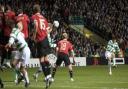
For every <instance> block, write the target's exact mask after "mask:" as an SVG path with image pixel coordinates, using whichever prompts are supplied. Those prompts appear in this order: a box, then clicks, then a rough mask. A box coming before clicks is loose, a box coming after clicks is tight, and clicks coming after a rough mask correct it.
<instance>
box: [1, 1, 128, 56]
mask: <svg viewBox="0 0 128 89" xmlns="http://www.w3.org/2000/svg"><path fill="white" fill-rule="evenodd" d="M2 2H4V3H2ZM1 3H2V4H3V5H6V4H7V3H8V4H9V5H10V6H11V7H13V8H12V9H13V10H14V11H15V12H16V11H17V10H18V8H22V9H23V11H24V12H25V13H26V14H27V15H28V16H31V15H32V6H33V5H34V4H35V3H39V4H40V5H41V9H42V14H43V15H44V16H45V17H46V18H47V19H48V21H49V22H53V20H58V21H59V22H60V27H59V28H58V29H57V31H56V32H54V35H53V37H55V35H57V34H60V33H62V32H63V29H65V31H66V32H68V33H69V34H70V36H71V37H70V40H71V41H72V42H73V43H74V48H75V53H76V56H89V54H94V53H95V52H98V53H99V55H102V53H103V52H104V49H103V46H99V45H98V46H97V44H95V43H93V42H92V41H91V40H90V39H88V38H86V37H84V36H83V35H82V34H80V33H78V32H76V31H74V30H72V28H69V27H67V26H65V25H64V23H66V24H69V23H70V21H69V16H82V17H84V21H85V26H87V27H89V28H90V29H91V30H92V31H94V32H96V33H98V34H99V35H101V36H102V37H103V38H105V39H107V40H108V39H109V38H110V37H109V34H110V33H115V34H116V35H117V37H118V38H119V39H120V40H119V42H120V43H121V45H120V46H121V48H122V49H123V50H125V49H127V48H128V36H127V34H128V24H127V19H128V17H127V15H128V13H127V10H128V6H127V5H128V1H127V0H114V1H111V0H105V1H102V0H81V1H79V0H22V1H20V0H15V2H14V1H13V0H6V2H5V1H4V0H1ZM29 30H30V31H31V25H30V27H29ZM57 37H58V38H57V39H60V38H59V37H60V36H57ZM122 44H123V45H122ZM97 48H98V49H97Z"/></svg>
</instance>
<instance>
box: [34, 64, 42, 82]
mask: <svg viewBox="0 0 128 89" xmlns="http://www.w3.org/2000/svg"><path fill="white" fill-rule="evenodd" d="M41 72H42V68H41V67H39V69H38V70H37V71H36V72H35V73H34V74H33V78H34V79H35V80H36V82H37V81H38V80H37V78H38V76H39V74H40V73H41Z"/></svg>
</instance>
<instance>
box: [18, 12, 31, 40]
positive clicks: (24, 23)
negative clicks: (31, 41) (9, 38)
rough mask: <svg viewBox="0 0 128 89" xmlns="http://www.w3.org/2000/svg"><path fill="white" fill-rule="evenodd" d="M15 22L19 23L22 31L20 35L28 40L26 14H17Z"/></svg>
mask: <svg viewBox="0 0 128 89" xmlns="http://www.w3.org/2000/svg"><path fill="white" fill-rule="evenodd" d="M16 22H21V23H22V26H23V29H22V31H21V32H22V33H23V34H24V37H25V38H28V23H29V22H30V20H29V18H28V16H27V15H26V14H19V15H18V16H17V17H16Z"/></svg>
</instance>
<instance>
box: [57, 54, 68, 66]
mask: <svg viewBox="0 0 128 89" xmlns="http://www.w3.org/2000/svg"><path fill="white" fill-rule="evenodd" d="M63 61H64V63H65V66H68V65H70V59H69V56H68V55H67V54H65V53H58V57H57V61H56V65H57V66H60V65H61V63H62V62H63Z"/></svg>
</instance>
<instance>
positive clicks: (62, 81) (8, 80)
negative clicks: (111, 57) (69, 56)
mask: <svg viewBox="0 0 128 89" xmlns="http://www.w3.org/2000/svg"><path fill="white" fill-rule="evenodd" d="M107 68H108V67H107V66H87V67H74V80H75V81H74V82H71V81H70V79H69V74H68V70H67V68H59V69H58V70H57V73H56V76H55V82H53V83H52V85H51V87H50V88H49V89H128V65H118V67H117V68H112V71H113V75H111V76H109V75H108V69H107ZM36 69H37V68H33V69H28V71H29V77H30V83H31V84H30V86H29V87H28V88H27V89H45V83H44V82H43V79H44V76H43V74H40V76H39V78H38V82H35V80H34V79H33V77H32V75H33V73H34V72H35V71H36ZM0 76H1V77H2V79H3V80H4V84H5V89H25V88H24V84H23V83H21V84H19V85H15V83H14V82H13V81H14V78H15V77H14V72H13V70H12V69H6V70H5V71H4V72H0Z"/></svg>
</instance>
